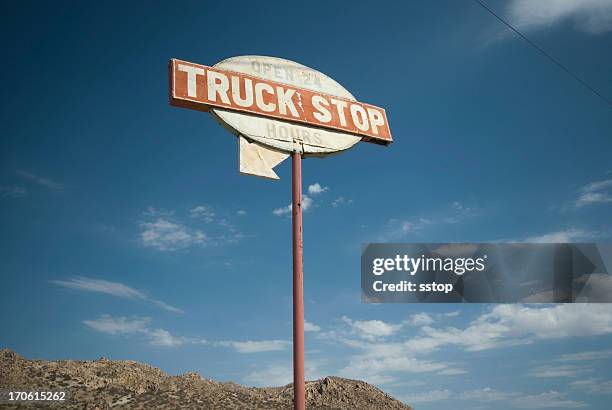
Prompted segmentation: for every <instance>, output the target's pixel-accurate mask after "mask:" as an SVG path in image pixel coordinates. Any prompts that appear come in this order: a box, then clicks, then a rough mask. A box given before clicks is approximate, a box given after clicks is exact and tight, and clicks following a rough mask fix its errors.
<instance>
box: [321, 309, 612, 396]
mask: <svg viewBox="0 0 612 410" xmlns="http://www.w3.org/2000/svg"><path fill="white" fill-rule="evenodd" d="M340 323H341V324H342V325H343V326H339V327H337V328H335V329H331V330H328V331H321V332H319V333H317V337H318V338H319V339H321V340H328V341H330V342H332V343H335V344H341V345H344V346H346V347H347V348H350V349H354V350H355V353H353V354H352V356H351V357H350V360H349V363H348V364H347V365H346V366H345V367H344V368H343V369H342V371H341V373H342V375H344V376H345V377H352V378H359V379H362V380H366V381H369V382H371V383H378V384H383V383H393V382H395V381H397V377H396V375H395V373H396V372H434V373H436V374H439V375H452V374H462V373H465V372H466V370H465V369H462V368H461V366H458V365H457V363H452V362H440V361H433V360H423V359H421V358H420V356H424V355H429V354H431V353H433V352H435V351H438V350H439V349H441V348H444V347H458V348H461V349H464V350H466V351H472V352H474V351H482V350H489V349H499V348H503V347H510V346H519V345H525V344H531V343H535V342H536V341H539V340H552V339H564V338H574V337H575V338H578V337H592V336H598V335H609V334H612V304H559V305H541V306H531V305H518V304H517V305H494V306H493V307H492V308H490V309H488V310H487V311H486V312H485V313H483V314H481V315H480V316H479V317H477V318H476V319H475V320H473V321H472V322H470V323H468V324H467V325H466V326H465V327H452V326H441V327H435V326H433V324H430V325H424V326H422V327H419V328H418V329H417V334H416V335H410V336H409V337H406V336H404V333H402V332H401V330H409V329H414V328H408V327H407V326H406V327H402V328H401V329H400V327H401V325H395V324H390V323H386V322H383V321H380V320H378V321H377V320H364V321H360V320H352V319H349V318H346V317H342V318H341V321H340ZM441 323H446V321H445V322H441ZM412 331H413V330H412ZM591 355H592V356H595V354H594V353H592V354H591ZM600 356H601V355H600ZM571 359H574V360H578V357H573V356H569V357H566V358H565V360H571ZM570 370H572V369H569V368H565V369H562V368H557V369H554V368H552V367H550V368H548V369H544V368H540V369H537V372H536V371H534V372H532V373H533V374H532V375H534V376H541V377H544V376H546V377H552V376H553V374H554V372H555V371H556V372H557V377H560V376H561V372H562V371H565V372H566V375H567V376H569V373H568V372H569V371H570ZM573 370H578V369H573ZM585 371H586V370H585ZM545 372H547V373H548V374H545Z"/></svg>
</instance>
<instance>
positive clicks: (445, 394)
mask: <svg viewBox="0 0 612 410" xmlns="http://www.w3.org/2000/svg"><path fill="white" fill-rule="evenodd" d="M450 397H451V391H450V390H448V389H444V390H430V391H427V392H423V393H415V394H410V395H407V396H405V397H403V401H405V402H407V403H431V402H434V401H443V400H448V399H449V398H450Z"/></svg>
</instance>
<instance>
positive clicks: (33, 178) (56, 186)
mask: <svg viewBox="0 0 612 410" xmlns="http://www.w3.org/2000/svg"><path fill="white" fill-rule="evenodd" d="M17 174H18V175H19V176H21V177H22V178H24V179H26V180H28V181H30V182H33V183H35V184H37V185H40V186H42V187H43V188H46V189H49V190H51V191H62V190H64V185H63V184H60V183H59V182H55V181H52V180H50V179H47V178H43V177H41V176H38V175H35V174H31V173H29V172H25V171H17Z"/></svg>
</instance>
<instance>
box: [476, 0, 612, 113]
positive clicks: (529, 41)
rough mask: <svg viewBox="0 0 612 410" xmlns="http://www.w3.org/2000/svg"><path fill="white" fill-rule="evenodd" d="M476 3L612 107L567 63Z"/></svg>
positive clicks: (611, 103)
mask: <svg viewBox="0 0 612 410" xmlns="http://www.w3.org/2000/svg"><path fill="white" fill-rule="evenodd" d="M474 1H475V2H476V3H478V4H479V5H480V6H481V7H482V8H483V9H485V10H486V11H488V12H489V13H490V14H491V15H492V16H493V17H495V18H496V19H498V20H499V21H501V22H502V23H503V24H504V25H505V26H506V27H508V28H509V29H510V30H512V31H514V32H515V33H516V34H517V35H518V36H519V37H520V38H522V39H523V40H525V41H526V42H527V44H529V45H530V46H532V47H533V48H535V49H536V50H538V51H539V52H540V53H542V54H543V55H544V56H545V57H546V58H548V59H549V60H550V61H552V62H553V63H555V65H557V67H559V68H561V69H562V70H563V71H565V72H566V73H567V74H569V75H570V76H571V77H572V78H573V79H574V80H576V81H578V82H579V83H580V84H582V85H583V86H584V87H586V88H587V89H588V90H590V91H591V92H592V93H593V94H595V95H596V96H598V97H599V98H601V99H602V100H603V101H604V102H605V103H606V104H608V105H609V106H610V107H612V101H610V100H609V99H608V98H607V97H606V96H605V95H603V94H601V93H600V92H599V91H597V90H596V89H595V88H593V87H591V86H590V85H589V83H587V82H586V81H585V80H583V79H582V78H580V77H579V76H578V75H577V74H574V73H573V72H572V71H571V70H570V69H569V68H567V67H566V66H565V65H563V64H562V63H561V62H560V61H559V60H557V59H556V58H554V57H553V56H551V55H550V54H548V53H547V52H546V51H545V50H544V49H543V48H542V47H540V46H538V45H537V44H536V43H534V42H533V41H531V40H530V39H529V38H528V37H527V36H525V35H524V34H523V33H521V32H520V31H518V30H517V29H516V28H514V27H513V26H512V24H510V23H508V22H507V21H506V20H504V19H503V18H502V17H500V16H498V15H497V14H496V13H495V12H494V11H493V10H491V9H490V8H489V7H487V6H486V5H485V4H484V3H483V2H482V1H481V0H474Z"/></svg>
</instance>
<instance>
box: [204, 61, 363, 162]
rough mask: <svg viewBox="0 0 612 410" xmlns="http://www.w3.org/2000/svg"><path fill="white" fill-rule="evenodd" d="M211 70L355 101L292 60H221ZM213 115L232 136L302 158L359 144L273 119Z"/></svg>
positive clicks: (330, 131) (225, 112) (333, 133)
mask: <svg viewBox="0 0 612 410" xmlns="http://www.w3.org/2000/svg"><path fill="white" fill-rule="evenodd" d="M213 67H214V68H218V69H222V70H227V71H233V72H237V73H243V74H247V75H251V76H254V77H260V78H263V79H266V80H270V81H274V82H277V83H284V84H287V85H291V86H294V87H298V88H303V89H308V90H312V91H314V92H317V93H324V94H327V95H330V96H335V97H339V98H341V99H343V100H350V101H356V100H355V97H353V95H352V94H351V93H350V92H349V91H348V90H347V89H346V88H344V87H342V86H341V85H340V84H338V83H337V82H336V81H334V80H333V79H331V78H329V77H328V76H326V75H325V74H323V73H321V72H319V71H317V70H313V69H312V68H309V67H306V66H304V65H302V64H298V63H296V62H294V61H290V60H285V59H282V58H276V57H265V56H239V57H232V58H228V59H226V60H223V61H221V62H219V63H217V64H215V65H214V66H213ZM210 112H211V113H212V114H213V116H214V117H215V118H216V119H217V120H218V121H219V122H220V123H221V124H222V125H223V126H224V127H225V128H227V129H228V130H229V131H231V132H232V133H233V134H234V135H238V136H244V137H245V138H247V139H249V140H251V141H255V142H257V143H260V144H262V145H265V146H267V147H270V148H272V149H275V150H280V151H283V152H300V153H303V155H304V156H317V155H318V156H321V155H328V154H333V153H336V152H339V151H344V150H346V149H349V148H351V147H352V146H353V145H355V144H357V143H358V142H359V141H361V137H359V136H356V135H354V134H350V133H345V132H339V131H336V130H333V129H324V128H320V127H314V126H309V125H302V124H296V123H292V122H287V121H281V120H277V119H274V118H267V117H261V116H257V115H252V114H247V113H243V112H238V111H235V110H227V109H223V108H218V107H211V109H210Z"/></svg>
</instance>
